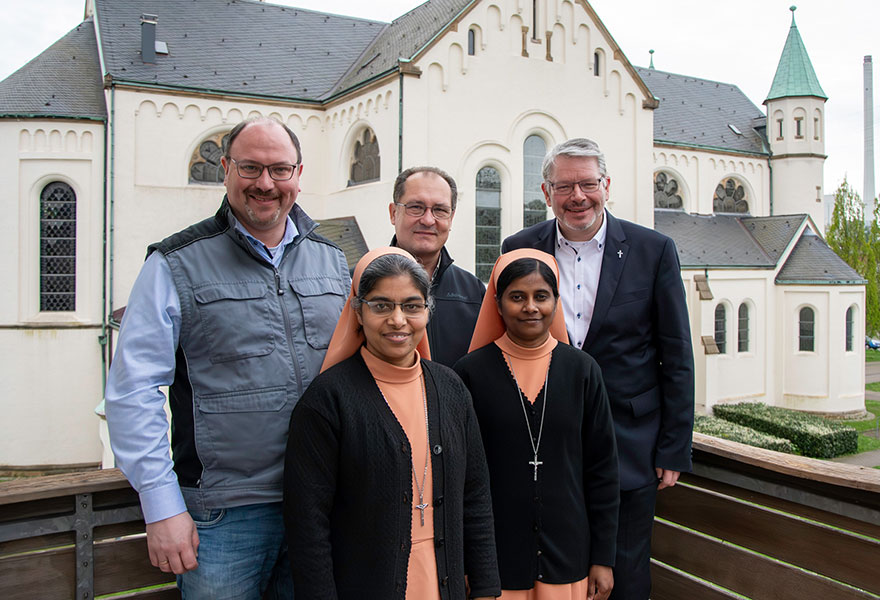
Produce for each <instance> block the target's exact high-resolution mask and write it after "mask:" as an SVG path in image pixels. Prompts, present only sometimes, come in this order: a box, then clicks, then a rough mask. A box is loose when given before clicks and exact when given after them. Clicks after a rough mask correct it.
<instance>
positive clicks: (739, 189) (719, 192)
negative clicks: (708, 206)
mask: <svg viewBox="0 0 880 600" xmlns="http://www.w3.org/2000/svg"><path fill="white" fill-rule="evenodd" d="M712 205H713V210H714V211H715V212H717V213H747V212H749V199H748V198H747V197H746V188H745V187H743V185H742V184H741V183H739V182H738V181H737V180H736V179H734V178H733V177H730V178H728V179H725V180H724V181H722V182H721V183H719V184H718V186H717V187H716V188H715V198H714V199H713V201H712Z"/></svg>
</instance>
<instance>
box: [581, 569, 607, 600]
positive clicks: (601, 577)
mask: <svg viewBox="0 0 880 600" xmlns="http://www.w3.org/2000/svg"><path fill="white" fill-rule="evenodd" d="M613 587H614V571H612V570H611V567H605V566H603V565H593V566H592V567H590V577H589V579H587V600H607V598H608V596H609V595H610V594H611V588H613Z"/></svg>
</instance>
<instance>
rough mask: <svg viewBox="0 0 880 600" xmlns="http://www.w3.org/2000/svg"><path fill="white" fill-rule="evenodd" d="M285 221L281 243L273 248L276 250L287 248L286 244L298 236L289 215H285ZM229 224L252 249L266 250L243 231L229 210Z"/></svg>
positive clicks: (263, 245)
mask: <svg viewBox="0 0 880 600" xmlns="http://www.w3.org/2000/svg"><path fill="white" fill-rule="evenodd" d="M285 219H286V220H285V222H284V235H283V236H282V238H281V242H279V244H278V245H277V246H275V247H276V248H284V247H285V246H287V244H289V243H290V242H292V241H293V240H294V239H295V238H296V236H297V235H299V230H298V229H297V228H296V225H294V223H293V220H292V219H291V218H290V215H287V217H285ZM229 222H230V223H231V224H232V227H233V228H234V229H235V230H236V231H238V232H239V233H241V234H242V235H243V236H244V237H245V239H246V240H247V241H248V242H250V244H251V245H252V246H253V247H254V248H256V249H257V250H259V251H262V250H263V249H264V248H267V246H266V245H265V244H264V243H263V242H261V241H260V240H258V239H257V238H255V237H254V236H253V235H251V233H250V232H249V231H248V230H247V229H245V227H244V225H242V224H241V221H239V220H238V219H237V218H236V217H235V214H234V213H233V212H232V211H231V210H230V211H229Z"/></svg>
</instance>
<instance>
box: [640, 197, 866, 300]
mask: <svg viewBox="0 0 880 600" xmlns="http://www.w3.org/2000/svg"><path fill="white" fill-rule="evenodd" d="M806 220H807V215H786V216H778V217H743V216H738V215H723V214H721V215H691V214H687V213H684V212H681V211H673V210H655V211H654V229H656V230H657V231H659V232H660V233H663V234H665V235H668V236H669V237H671V238H672V239H673V241H675V245H676V247H677V249H678V258H679V261H680V262H681V266H682V268H685V269H688V268H690V269H694V268H697V269H699V268H710V269H711V268H716V269H717V268H722V269H723V268H741V269H742V268H744V269H772V268H776V267H777V266H778V265H779V260H780V259H781V258H782V255H783V253H784V252H785V250H786V249H787V248H788V247H789V245H790V244H791V242H792V240H793V239H794V236H795V235H796V234H797V233H798V231H800V230H801V226H802V225H803V224H804V221H806ZM776 283H780V284H785V283H788V284H792V283H800V284H825V285H830V284H850V285H852V284H860V283H865V280H864V278H862V276H861V275H859V274H858V273H857V272H856V271H855V270H853V269H852V267H850V266H849V265H848V264H846V263H845V262H844V261H843V259H841V258H840V257H839V256H837V254H835V253H834V251H833V250H832V249H831V248H830V247H829V246H828V244H827V243H825V240H823V239H822V238H821V237H819V236H818V235H816V233H815V232H814V231H813V230H812V229H811V228H810V227H805V228H804V229H803V233H801V237H800V238H799V239H798V241H797V243H796V244H795V246H794V248H793V249H792V251H791V253H789V255H788V258H787V259H786V261H785V264H783V265H782V268H781V269H780V270H779V272H778V273H777V274H776Z"/></svg>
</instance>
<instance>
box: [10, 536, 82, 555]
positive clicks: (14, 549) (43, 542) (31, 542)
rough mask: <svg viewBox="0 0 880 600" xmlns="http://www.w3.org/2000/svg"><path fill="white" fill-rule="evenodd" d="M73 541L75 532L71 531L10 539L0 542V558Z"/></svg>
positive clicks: (66, 544)
mask: <svg viewBox="0 0 880 600" xmlns="http://www.w3.org/2000/svg"><path fill="white" fill-rule="evenodd" d="M75 543H76V534H75V533H74V532H72V531H64V532H61V533H50V534H48V535H39V536H36V537H31V538H24V539H20V540H10V541H8V542H2V543H0V558H2V557H4V556H9V555H10V554H19V553H21V552H33V551H37V550H46V549H48V548H56V547H58V546H72V545H73V544H75Z"/></svg>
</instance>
